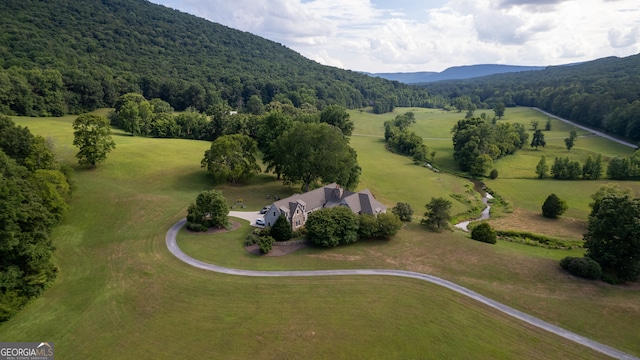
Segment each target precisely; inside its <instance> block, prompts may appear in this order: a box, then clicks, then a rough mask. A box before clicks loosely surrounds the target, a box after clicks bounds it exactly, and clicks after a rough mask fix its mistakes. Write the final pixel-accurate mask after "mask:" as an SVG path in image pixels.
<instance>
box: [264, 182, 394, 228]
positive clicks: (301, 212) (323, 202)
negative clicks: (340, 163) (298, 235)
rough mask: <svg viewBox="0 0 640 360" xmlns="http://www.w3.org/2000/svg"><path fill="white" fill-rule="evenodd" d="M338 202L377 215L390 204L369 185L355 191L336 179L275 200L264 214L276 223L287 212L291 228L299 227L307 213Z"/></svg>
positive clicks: (269, 221)
mask: <svg viewBox="0 0 640 360" xmlns="http://www.w3.org/2000/svg"><path fill="white" fill-rule="evenodd" d="M336 206H346V207H348V208H349V209H351V211H353V213H354V214H370V215H377V214H379V213H384V212H386V211H387V207H386V206H384V205H383V204H382V203H381V202H379V201H378V200H376V198H375V197H373V195H372V194H371V192H370V191H369V190H368V189H365V190H362V191H359V192H353V191H349V190H345V189H343V188H341V187H340V185H338V184H336V183H333V184H329V185H327V186H324V187H321V188H318V189H315V190H311V191H309V192H306V193H304V194H294V195H291V196H289V197H288V198H286V199H282V200H278V201H276V202H274V203H273V204H271V206H270V207H269V210H268V211H267V212H266V214H265V215H264V220H265V225H266V226H271V225H273V224H274V223H275V222H276V220H277V219H278V217H280V214H284V215H285V216H286V218H287V220H288V221H289V223H290V224H291V229H292V230H296V229H297V228H299V227H300V226H302V225H304V224H305V223H306V222H307V217H308V216H309V214H311V213H312V212H314V211H316V210H320V209H323V208H332V207H336Z"/></svg>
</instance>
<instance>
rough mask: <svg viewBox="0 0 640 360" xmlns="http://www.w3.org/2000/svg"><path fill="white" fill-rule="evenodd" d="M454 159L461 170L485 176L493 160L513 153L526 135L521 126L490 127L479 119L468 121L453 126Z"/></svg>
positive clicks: (503, 124)
mask: <svg viewBox="0 0 640 360" xmlns="http://www.w3.org/2000/svg"><path fill="white" fill-rule="evenodd" d="M452 131H453V157H454V159H455V160H456V161H457V162H458V165H459V166H460V170H462V171H468V172H469V173H471V174H472V175H474V176H484V175H485V174H486V172H487V171H489V169H491V168H492V167H493V161H494V160H496V159H498V158H501V157H503V156H506V155H510V154H513V153H515V152H516V151H517V150H518V149H521V148H522V147H523V146H524V144H525V143H526V142H527V139H528V137H529V134H527V131H526V129H525V128H524V126H523V125H521V124H510V123H498V124H491V123H489V122H488V121H487V120H485V119H482V118H467V119H464V120H460V121H458V123H457V124H456V125H455V126H454V127H453V130H452Z"/></svg>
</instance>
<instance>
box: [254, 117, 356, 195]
mask: <svg viewBox="0 0 640 360" xmlns="http://www.w3.org/2000/svg"><path fill="white" fill-rule="evenodd" d="M352 129H353V123H352V122H351V120H350V119H349V114H348V113H347V112H346V110H345V109H344V108H341V107H338V106H329V107H327V108H325V109H324V110H323V111H322V112H320V113H301V114H298V115H296V116H295V117H291V116H289V115H287V114H285V113H283V112H281V111H279V110H276V111H272V112H270V113H269V114H267V115H266V116H265V117H264V119H263V120H262V121H260V123H259V125H258V128H257V142H258V146H259V148H260V149H261V150H262V152H263V153H264V157H263V162H264V163H265V164H266V166H267V171H273V172H275V173H276V174H277V175H278V178H280V177H282V178H283V180H284V181H285V182H290V183H302V184H303V189H304V191H309V189H310V188H311V185H312V184H314V183H316V182H321V183H331V182H336V183H338V184H341V185H342V186H343V187H345V188H347V189H353V188H355V187H356V186H357V184H358V181H359V178H360V172H361V168H360V166H359V165H358V160H357V154H356V151H355V150H353V148H351V147H350V146H349V138H348V135H350V134H351V131H352Z"/></svg>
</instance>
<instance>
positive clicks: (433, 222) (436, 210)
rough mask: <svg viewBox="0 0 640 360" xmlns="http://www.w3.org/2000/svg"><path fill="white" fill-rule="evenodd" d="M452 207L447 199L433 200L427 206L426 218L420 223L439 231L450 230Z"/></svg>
mask: <svg viewBox="0 0 640 360" xmlns="http://www.w3.org/2000/svg"><path fill="white" fill-rule="evenodd" d="M451 205H452V204H451V201H449V200H447V199H445V198H442V197H439V198H431V201H430V202H429V203H428V204H427V205H426V207H427V211H426V212H425V213H424V218H423V219H422V220H421V221H420V222H421V223H422V224H425V225H427V226H429V227H431V228H432V229H434V230H438V231H439V230H442V229H449V221H451V213H450V212H451Z"/></svg>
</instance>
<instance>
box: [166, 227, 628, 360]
mask: <svg viewBox="0 0 640 360" xmlns="http://www.w3.org/2000/svg"><path fill="white" fill-rule="evenodd" d="M186 222H187V220H186V219H182V220H180V221H178V222H177V223H175V224H174V225H173V226H172V227H171V228H170V229H169V231H167V235H166V243H167V248H168V249H169V251H170V252H171V253H172V254H173V255H175V256H176V257H177V258H178V259H180V260H182V261H184V262H185V263H187V264H189V265H191V266H195V267H197V268H200V269H203V270H208V271H215V272H218V273H222V274H229V275H240V276H257V277H290V276H337V275H348V276H352V275H377V276H380V275H386V276H400V277H406V278H413V279H418V280H423V281H428V282H430V283H433V284H436V285H440V286H444V287H446V288H447V289H450V290H453V291H455V292H457V293H460V294H462V295H465V296H468V297H470V298H472V299H475V300H477V301H479V302H481V303H483V304H485V305H488V306H490V307H492V308H494V309H497V310H500V311H502V312H503V313H505V314H507V315H511V316H513V317H515V318H517V319H520V320H522V321H524V322H526V323H528V324H531V325H533V326H537V327H539V328H541V329H544V330H546V331H549V332H552V333H554V334H556V335H559V336H562V337H563V338H565V339H568V340H571V341H573V342H576V343H578V344H582V345H584V346H587V347H589V348H591V349H593V350H595V351H598V352H601V353H603V354H605V355H608V356H611V357H614V358H618V359H634V360H640V359H639V358H637V357H634V356H631V355H629V354H627V353H624V352H622V351H619V350H616V349H614V348H612V347H609V346H607V345H603V344H601V343H599V342H596V341H593V340H590V339H587V338H586V337H584V336H580V335H578V334H576V333H573V332H571V331H568V330H565V329H563V328H560V327H558V326H555V325H552V324H550V323H548V322H545V321H542V320H540V319H538V318H536V317H533V316H531V315H527V314H525V313H523V312H521V311H518V310H516V309H514V308H512V307H509V306H506V305H504V304H502V303H499V302H497V301H494V300H491V299H489V298H488V297H485V296H482V295H480V294H478V293H477V292H475V291H471V290H469V289H467V288H465V287H462V286H460V285H457V284H454V283H452V282H450V281H447V280H444V279H441V278H439V277H436V276H432V275H427V274H422V273H418V272H413V271H404V270H386V269H360V270H306V271H257V270H242V269H232V268H227V267H223V266H218V265H214V264H209V263H205V262H202V261H200V260H196V259H194V258H192V257H190V256H189V255H187V254H185V253H184V252H182V250H180V248H179V247H178V244H177V243H176V235H177V234H178V231H179V230H180V229H181V228H182V227H183V226H184V224H185V223H186Z"/></svg>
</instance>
